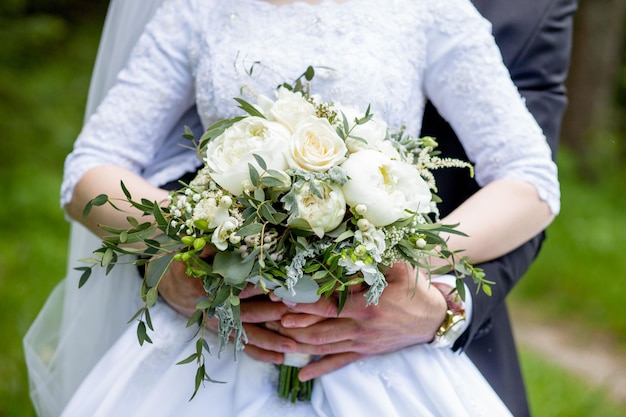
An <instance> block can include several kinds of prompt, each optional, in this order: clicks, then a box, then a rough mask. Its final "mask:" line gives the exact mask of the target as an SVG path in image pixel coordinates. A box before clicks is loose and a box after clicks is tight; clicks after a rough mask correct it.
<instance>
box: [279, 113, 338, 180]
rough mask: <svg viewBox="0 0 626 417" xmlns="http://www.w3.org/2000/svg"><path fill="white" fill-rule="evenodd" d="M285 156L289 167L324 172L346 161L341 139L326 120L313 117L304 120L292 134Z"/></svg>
mask: <svg viewBox="0 0 626 417" xmlns="http://www.w3.org/2000/svg"><path fill="white" fill-rule="evenodd" d="M290 145H291V146H290V151H289V153H288V155H287V159H288V163H289V167H290V168H293V169H302V170H305V171H309V172H324V171H328V170H329V169H331V168H332V167H334V166H337V165H339V164H341V163H342V162H343V161H344V160H345V159H346V153H347V152H348V149H347V148H346V145H345V143H344V142H343V139H341V138H340V137H339V135H337V132H335V129H334V128H333V127H332V126H331V125H330V123H329V122H328V120H326V119H324V118H318V117H315V116H311V117H308V118H306V119H304V120H303V121H302V122H301V123H300V124H299V125H298V128H297V129H296V131H295V132H294V134H293V136H292V139H291V144H290Z"/></svg>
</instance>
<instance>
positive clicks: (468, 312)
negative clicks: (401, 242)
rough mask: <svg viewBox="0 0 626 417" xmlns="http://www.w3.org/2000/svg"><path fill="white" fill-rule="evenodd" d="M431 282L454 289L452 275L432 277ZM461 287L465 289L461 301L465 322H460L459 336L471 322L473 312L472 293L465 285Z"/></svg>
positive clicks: (454, 281) (454, 278)
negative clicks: (463, 297)
mask: <svg viewBox="0 0 626 417" xmlns="http://www.w3.org/2000/svg"><path fill="white" fill-rule="evenodd" d="M431 281H432V282H439V283H442V284H446V285H449V286H451V287H453V288H456V277H455V276H454V275H438V276H436V277H432V279H431ZM463 286H464V287H465V300H462V301H461V302H462V304H463V309H464V310H465V320H464V321H462V322H461V327H460V329H459V330H460V331H459V333H458V334H459V336H460V335H462V334H463V333H464V332H465V330H467V328H468V327H469V324H470V322H471V321H472V310H473V301H472V292H471V291H470V289H469V288H468V286H467V285H465V284H463ZM455 342H456V340H455Z"/></svg>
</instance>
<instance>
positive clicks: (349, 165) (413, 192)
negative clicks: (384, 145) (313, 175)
mask: <svg viewBox="0 0 626 417" xmlns="http://www.w3.org/2000/svg"><path fill="white" fill-rule="evenodd" d="M341 167H342V168H343V169H344V170H345V171H346V172H347V174H348V177H349V180H348V182H346V183H345V184H344V185H343V192H344V195H345V197H346V201H347V202H348V204H349V205H350V206H351V207H356V206H357V205H360V204H362V205H364V206H365V210H364V214H363V217H364V218H366V219H367V220H369V221H370V222H371V223H372V224H373V225H374V226H377V227H382V226H387V225H389V224H391V223H393V222H395V221H397V220H400V219H404V218H407V217H409V216H410V213H409V211H410V212H422V213H424V212H429V211H430V209H431V205H430V201H431V198H432V196H431V193H430V189H429V188H428V184H426V182H425V181H424V180H423V179H422V177H421V176H420V175H419V173H418V172H417V169H416V168H415V167H414V166H412V165H410V164H408V163H404V162H400V161H396V160H393V159H391V158H390V157H389V156H387V155H385V154H383V153H381V152H377V151H374V150H363V151H359V152H356V153H354V154H351V155H350V157H349V158H348V160H347V161H346V162H344V163H343V164H342V165H341ZM407 210H408V211H407Z"/></svg>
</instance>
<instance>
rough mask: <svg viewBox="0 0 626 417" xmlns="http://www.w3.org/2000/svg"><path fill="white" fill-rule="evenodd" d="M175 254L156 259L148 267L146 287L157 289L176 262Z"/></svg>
mask: <svg viewBox="0 0 626 417" xmlns="http://www.w3.org/2000/svg"><path fill="white" fill-rule="evenodd" d="M174 255H175V254H174V253H167V254H165V255H162V256H159V257H156V258H154V259H152V260H151V261H150V263H148V265H147V266H146V285H148V287H156V286H157V285H158V283H159V281H160V280H161V278H162V277H163V275H164V274H165V272H166V271H167V269H168V268H169V266H170V264H171V263H172V261H173V260H174Z"/></svg>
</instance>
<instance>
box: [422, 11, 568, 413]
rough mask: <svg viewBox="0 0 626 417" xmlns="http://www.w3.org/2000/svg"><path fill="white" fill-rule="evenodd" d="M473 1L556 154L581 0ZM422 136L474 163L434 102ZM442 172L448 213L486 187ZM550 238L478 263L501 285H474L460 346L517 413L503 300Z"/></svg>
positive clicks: (522, 399)
mask: <svg viewBox="0 0 626 417" xmlns="http://www.w3.org/2000/svg"><path fill="white" fill-rule="evenodd" d="M473 3H474V5H475V6H476V7H477V9H478V10H479V11H480V12H481V13H482V14H483V16H485V17H486V18H487V19H488V20H489V21H491V23H492V26H493V33H494V37H495V39H496V42H497V43H498V45H499V47H500V49H501V52H502V55H503V60H504V63H505V65H506V66H507V67H508V68H509V71H510V73H511V77H512V79H513V81H514V82H515V84H516V85H517V87H518V89H519V90H520V93H521V94H522V95H523V96H524V98H525V99H526V104H527V106H528V109H529V110H530V111H531V113H532V114H533V115H534V117H535V118H536V120H537V121H538V123H539V125H540V126H541V127H542V128H543V131H544V133H545V135H546V137H547V139H548V142H549V143H550V146H551V148H552V151H553V154H554V153H555V152H556V149H557V143H558V139H559V130H560V126H561V119H562V115H563V112H564V110H565V106H566V104H567V98H566V95H565V87H564V81H565V78H566V76H567V69H568V66H569V57H570V51H571V38H572V26H573V15H574V12H575V10H576V6H577V0H517V1H515V2H510V1H506V0H473ZM422 134H423V135H430V136H434V137H435V138H437V140H438V142H439V150H441V151H442V152H443V154H444V156H450V157H456V158H461V159H465V160H467V156H466V155H465V152H464V151H463V148H462V146H461V144H460V143H459V141H458V139H457V138H456V135H455V134H454V132H453V130H452V129H451V128H450V126H449V125H448V124H447V123H446V122H445V121H444V120H443V119H442V118H441V117H440V116H439V115H438V114H437V112H436V110H435V109H434V107H433V106H432V105H428V106H427V109H426V113H425V116H424V124H423V126H422ZM435 173H436V177H437V178H436V180H437V185H438V188H439V190H440V196H441V197H442V198H443V203H442V205H441V206H440V210H441V213H442V215H445V214H447V213H449V212H450V211H451V210H452V209H454V208H455V207H457V206H458V205H459V204H461V203H462V202H463V201H464V200H465V199H467V198H468V197H469V196H470V195H472V194H473V193H474V192H476V191H477V190H478V188H479V186H478V185H477V184H476V182H475V181H474V180H473V179H471V178H469V177H468V175H467V172H463V171H462V170H450V169H448V170H438V171H435ZM543 239H544V234H543V233H542V234H540V235H538V236H536V237H535V238H533V239H532V240H530V241H529V242H527V243H526V244H524V245H522V246H521V247H519V248H518V249H516V250H515V251H513V252H511V253H509V254H507V255H505V256H503V257H501V258H499V259H497V260H495V261H492V262H488V263H485V264H482V265H479V266H480V267H482V268H483V269H484V270H485V272H486V274H487V279H490V280H493V281H495V282H496V285H494V286H493V287H492V289H493V295H492V296H491V297H489V296H486V295H484V294H482V293H479V294H478V295H476V291H475V289H476V288H475V286H474V285H473V283H470V282H468V285H469V286H470V289H472V290H473V292H472V295H473V303H474V304H473V305H474V308H473V317H472V321H471V323H470V325H469V328H468V329H467V331H466V332H465V333H464V334H463V335H462V336H461V337H460V338H459V340H458V341H457V343H456V344H455V347H454V348H455V349H463V350H465V351H466V352H467V354H468V355H469V356H470V357H471V359H472V360H473V361H474V363H475V364H476V365H477V367H478V368H479V369H480V370H481V372H482V373H483V374H484V375H485V377H486V378H487V380H488V381H489V382H490V383H491V384H492V386H493V387H494V389H495V390H496V392H497V393H498V394H499V395H500V396H501V398H502V399H503V401H504V402H505V403H506V404H507V406H508V407H509V408H510V409H511V412H512V413H513V415H515V416H527V415H529V414H530V413H529V409H528V402H527V399H526V393H525V388H524V383H523V380H522V375H521V372H520V367H519V363H518V358H517V351H516V348H515V343H514V340H513V335H512V331H511V325H510V322H509V317H508V313H507V309H506V305H505V303H504V299H505V297H506V296H507V294H508V293H509V292H510V291H511V289H512V288H513V286H514V285H515V284H516V283H517V282H518V281H519V279H520V278H521V277H522V275H523V274H524V273H525V272H526V270H527V269H528V267H529V266H530V263H531V262H532V261H533V259H534V258H535V257H536V255H537V253H538V251H539V248H540V246H541V243H542V241H543Z"/></svg>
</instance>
